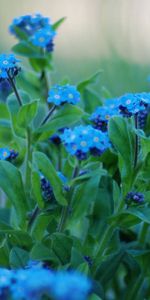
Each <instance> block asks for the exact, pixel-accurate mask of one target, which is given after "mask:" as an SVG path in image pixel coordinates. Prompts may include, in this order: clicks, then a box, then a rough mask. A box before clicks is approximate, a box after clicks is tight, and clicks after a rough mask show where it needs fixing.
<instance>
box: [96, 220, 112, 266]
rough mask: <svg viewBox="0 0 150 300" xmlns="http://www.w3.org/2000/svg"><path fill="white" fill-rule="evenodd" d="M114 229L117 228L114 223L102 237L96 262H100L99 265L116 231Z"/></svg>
mask: <svg viewBox="0 0 150 300" xmlns="http://www.w3.org/2000/svg"><path fill="white" fill-rule="evenodd" d="M114 230H115V227H114V224H112V225H109V226H108V227H107V229H106V231H105V233H104V235H103V237H102V240H101V243H100V245H99V249H98V251H97V254H96V256H95V262H96V265H97V263H98V265H100V263H101V261H102V259H103V255H104V251H105V249H106V247H107V245H108V243H109V241H110V240H111V238H112V235H113V233H114Z"/></svg>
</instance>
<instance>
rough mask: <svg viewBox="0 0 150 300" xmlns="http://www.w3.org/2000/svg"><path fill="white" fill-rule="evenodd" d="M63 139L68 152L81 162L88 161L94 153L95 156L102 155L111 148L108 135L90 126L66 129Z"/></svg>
mask: <svg viewBox="0 0 150 300" xmlns="http://www.w3.org/2000/svg"><path fill="white" fill-rule="evenodd" d="M61 139H62V141H63V143H64V145H65V147H66V150H67V151H68V152H69V153H70V154H71V155H75V156H76V157H77V158H78V159H79V160H82V159H86V158H87V155H88V154H89V153H90V152H91V153H92V152H94V155H96V153H97V155H101V154H102V153H103V152H104V151H105V150H106V149H107V148H109V147H110V142H109V138H108V135H107V133H104V132H102V131H100V130H97V129H95V128H93V127H92V126H90V125H88V126H77V127H75V128H74V129H66V130H65V131H64V133H63V134H62V135H61ZM94 149H95V151H94Z"/></svg>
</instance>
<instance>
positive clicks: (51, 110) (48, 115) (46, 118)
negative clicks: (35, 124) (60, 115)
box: [40, 105, 56, 126]
mask: <svg viewBox="0 0 150 300" xmlns="http://www.w3.org/2000/svg"><path fill="white" fill-rule="evenodd" d="M55 109H56V105H54V106H53V107H52V108H51V109H50V110H49V112H48V114H47V116H46V117H45V118H44V120H43V121H42V123H41V124H40V126H42V125H44V124H45V123H46V122H47V120H48V119H49V118H50V116H51V115H52V113H53V112H54V110H55Z"/></svg>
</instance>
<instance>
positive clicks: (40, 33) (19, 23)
mask: <svg viewBox="0 0 150 300" xmlns="http://www.w3.org/2000/svg"><path fill="white" fill-rule="evenodd" d="M9 29H10V32H11V33H12V34H14V35H15V36H17V37H18V38H20V32H23V33H24V34H25V35H26V37H27V38H28V39H29V41H30V42H31V43H32V44H33V45H35V46H38V47H40V48H45V49H46V51H48V52H51V51H53V38H54V37H55V35H56V32H55V31H54V29H53V27H52V25H51V23H50V19H49V18H46V17H43V16H42V15H41V14H35V15H25V16H21V17H19V18H15V19H14V20H13V22H12V24H11V25H10V28H9Z"/></svg>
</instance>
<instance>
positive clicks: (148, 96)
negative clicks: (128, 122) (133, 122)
mask: <svg viewBox="0 0 150 300" xmlns="http://www.w3.org/2000/svg"><path fill="white" fill-rule="evenodd" d="M148 104H150V93H135V94H132V93H128V94H125V95H123V96H121V97H119V99H118V102H117V106H118V108H119V110H120V113H121V114H122V115H123V116H125V117H131V116H132V115H135V114H138V113H139V112H141V111H143V110H145V108H146V106H147V105H148Z"/></svg>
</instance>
